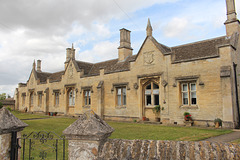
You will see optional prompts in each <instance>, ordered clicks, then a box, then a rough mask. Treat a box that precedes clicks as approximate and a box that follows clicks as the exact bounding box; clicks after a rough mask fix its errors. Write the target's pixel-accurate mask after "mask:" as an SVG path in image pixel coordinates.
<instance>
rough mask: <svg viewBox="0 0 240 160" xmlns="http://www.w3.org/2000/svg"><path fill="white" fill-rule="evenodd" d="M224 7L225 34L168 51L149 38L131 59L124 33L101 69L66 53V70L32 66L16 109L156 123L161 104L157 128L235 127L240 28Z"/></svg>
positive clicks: (231, 7)
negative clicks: (189, 122)
mask: <svg viewBox="0 0 240 160" xmlns="http://www.w3.org/2000/svg"><path fill="white" fill-rule="evenodd" d="M226 2H227V21H226V22H225V26H226V36H223V37H217V38H214V39H209V40H205V41H200V42H195V43H191V44H186V45H181V46H176V47H168V46H166V45H163V44H161V43H159V42H157V40H156V39H155V38H154V37H153V36H152V27H151V24H150V21H148V25H147V29H146V38H145V40H144V42H143V44H142V46H141V48H140V50H139V51H138V53H137V54H136V55H132V48H131V41H130V31H128V30H126V29H121V30H120V46H119V47H118V58H116V59H113V60H109V61H104V62H100V63H87V62H82V61H78V60H76V59H75V49H74V47H72V48H67V49H66V61H65V70H64V71H60V72H56V73H46V72H42V71H41V61H40V60H38V61H37V68H36V64H35V62H34V63H33V68H32V72H31V74H30V77H29V80H28V81H27V83H19V86H18V88H17V92H16V108H18V109H19V110H27V111H29V112H46V113H48V112H58V113H59V114H60V113H62V114H66V115H79V114H82V113H83V112H84V111H86V110H89V109H92V110H94V111H95V112H96V113H97V114H98V115H100V116H101V117H102V118H104V119H112V120H129V121H131V120H133V119H140V120H141V119H142V117H146V118H148V119H149V120H150V121H154V119H155V114H154V113H153V111H152V108H153V107H155V106H156V105H160V106H161V108H164V109H161V112H160V115H159V116H160V118H161V122H162V123H163V124H183V123H184V122H183V113H184V112H190V113H191V115H192V118H193V119H194V124H196V125H208V124H209V125H211V124H213V120H214V119H215V118H221V119H222V120H223V126H224V127H231V128H234V127H236V126H238V125H239V101H238V99H239V96H238V92H239V86H238V84H240V82H239V77H237V76H238V73H239V71H240V68H239V67H240V62H239V59H240V57H239V54H240V41H239V32H240V22H239V20H238V19H237V17H236V11H235V2H234V0H226Z"/></svg>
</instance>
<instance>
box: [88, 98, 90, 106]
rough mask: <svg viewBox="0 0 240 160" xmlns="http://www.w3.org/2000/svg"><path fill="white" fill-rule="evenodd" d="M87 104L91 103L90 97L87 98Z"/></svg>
mask: <svg viewBox="0 0 240 160" xmlns="http://www.w3.org/2000/svg"><path fill="white" fill-rule="evenodd" d="M88 105H91V98H90V97H89V98H88Z"/></svg>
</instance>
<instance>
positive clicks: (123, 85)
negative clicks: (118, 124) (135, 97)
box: [111, 82, 130, 109]
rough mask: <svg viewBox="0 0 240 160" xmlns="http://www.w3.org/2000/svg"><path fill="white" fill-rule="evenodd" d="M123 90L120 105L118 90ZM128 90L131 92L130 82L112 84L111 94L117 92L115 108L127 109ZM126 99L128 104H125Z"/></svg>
mask: <svg viewBox="0 0 240 160" xmlns="http://www.w3.org/2000/svg"><path fill="white" fill-rule="evenodd" d="M124 88H126V93H125V94H126V95H125V96H124ZM119 89H121V105H119V104H118V96H119V95H118V90H119ZM127 90H130V88H129V82H124V83H113V84H112V89H111V92H112V93H113V92H115V94H114V96H115V107H116V108H117V109H121V108H127ZM124 97H125V102H126V104H124Z"/></svg>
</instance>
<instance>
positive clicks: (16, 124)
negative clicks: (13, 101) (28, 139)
mask: <svg viewBox="0 0 240 160" xmlns="http://www.w3.org/2000/svg"><path fill="white" fill-rule="evenodd" d="M26 126H28V125H27V124H26V123H24V122H22V121H21V120H19V119H18V118H17V117H15V116H14V115H13V114H12V113H11V112H10V111H9V110H7V109H6V108H5V107H3V108H2V109H0V144H1V146H0V160H10V159H11V160H15V159H16V157H19V159H20V156H18V155H17V154H18V152H17V136H18V137H19V136H21V134H20V131H22V130H23V129H24V128H25V127H26Z"/></svg>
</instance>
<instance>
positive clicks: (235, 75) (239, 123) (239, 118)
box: [233, 62, 240, 128]
mask: <svg viewBox="0 0 240 160" xmlns="http://www.w3.org/2000/svg"><path fill="white" fill-rule="evenodd" d="M236 68H237V64H235V63H234V62H233V71H234V81H235V83H234V84H235V95H236V104H237V113H238V124H237V126H236V127H237V128H239V126H240V115H239V114H240V113H239V99H238V87H237V85H238V84H237V71H236Z"/></svg>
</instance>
